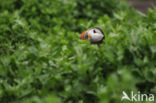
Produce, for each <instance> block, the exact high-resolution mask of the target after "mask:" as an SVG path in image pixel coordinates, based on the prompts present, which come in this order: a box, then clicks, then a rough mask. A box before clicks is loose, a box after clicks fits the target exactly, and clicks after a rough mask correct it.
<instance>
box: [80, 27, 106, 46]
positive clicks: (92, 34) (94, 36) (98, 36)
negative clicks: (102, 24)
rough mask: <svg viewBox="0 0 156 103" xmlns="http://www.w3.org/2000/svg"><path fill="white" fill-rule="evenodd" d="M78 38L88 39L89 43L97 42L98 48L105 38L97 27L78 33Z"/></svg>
mask: <svg viewBox="0 0 156 103" xmlns="http://www.w3.org/2000/svg"><path fill="white" fill-rule="evenodd" d="M80 39H83V40H89V41H90V43H91V44H97V46H98V47H99V48H100V44H101V43H102V42H103V40H104V39H105V35H104V33H103V31H102V29H100V28H99V27H93V28H89V29H88V30H86V31H84V32H83V33H82V34H81V35H80Z"/></svg>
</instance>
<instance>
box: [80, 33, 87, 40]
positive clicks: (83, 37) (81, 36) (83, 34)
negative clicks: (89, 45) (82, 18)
mask: <svg viewBox="0 0 156 103" xmlns="http://www.w3.org/2000/svg"><path fill="white" fill-rule="evenodd" d="M86 33H87V31H84V32H83V33H82V34H81V35H80V39H85V34H86Z"/></svg>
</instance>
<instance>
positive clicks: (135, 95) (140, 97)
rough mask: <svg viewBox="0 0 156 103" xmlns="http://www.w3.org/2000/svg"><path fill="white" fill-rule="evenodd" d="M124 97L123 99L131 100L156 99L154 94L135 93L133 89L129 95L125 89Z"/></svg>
mask: <svg viewBox="0 0 156 103" xmlns="http://www.w3.org/2000/svg"><path fill="white" fill-rule="evenodd" d="M122 95H123V96H122V98H121V101H123V100H129V101H154V94H141V93H140V92H138V93H134V92H133V91H131V93H130V95H129V96H128V95H127V93H126V92H125V91H122Z"/></svg>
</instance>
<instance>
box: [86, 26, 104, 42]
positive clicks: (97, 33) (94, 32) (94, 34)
mask: <svg viewBox="0 0 156 103" xmlns="http://www.w3.org/2000/svg"><path fill="white" fill-rule="evenodd" d="M87 33H88V35H90V36H91V37H90V38H88V40H90V41H94V42H98V41H100V40H102V39H103V37H104V34H103V33H102V31H101V30H100V29H98V28H91V29H89V30H88V31H87Z"/></svg>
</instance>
